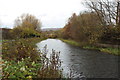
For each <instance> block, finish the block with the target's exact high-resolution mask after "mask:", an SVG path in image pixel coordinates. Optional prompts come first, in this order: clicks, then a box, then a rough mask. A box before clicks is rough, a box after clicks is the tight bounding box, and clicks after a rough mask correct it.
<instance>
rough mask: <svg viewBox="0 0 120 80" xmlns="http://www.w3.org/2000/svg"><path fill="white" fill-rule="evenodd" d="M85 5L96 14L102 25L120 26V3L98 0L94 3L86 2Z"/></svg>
mask: <svg viewBox="0 0 120 80" xmlns="http://www.w3.org/2000/svg"><path fill="white" fill-rule="evenodd" d="M85 5H87V7H88V8H90V10H91V11H95V12H96V13H97V15H98V17H99V19H100V21H101V23H102V25H104V26H107V25H115V24H116V25H117V24H120V19H119V18H120V17H119V16H120V1H110V0H99V1H96V2H94V1H93V0H86V2H85Z"/></svg>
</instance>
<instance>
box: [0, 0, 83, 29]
mask: <svg viewBox="0 0 120 80" xmlns="http://www.w3.org/2000/svg"><path fill="white" fill-rule="evenodd" d="M81 1H82V0H0V19H1V20H2V22H3V24H4V25H8V24H10V25H13V24H14V20H15V19H16V18H17V17H18V16H20V15H21V14H23V13H30V14H32V15H35V16H36V17H37V18H38V19H40V20H41V21H42V24H43V26H44V27H53V26H54V27H60V26H62V27H64V25H65V23H66V20H67V19H68V18H69V17H70V16H71V15H72V13H77V14H79V12H80V11H82V10H84V7H83V6H82V5H81V4H80V3H81Z"/></svg>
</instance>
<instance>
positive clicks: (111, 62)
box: [37, 39, 118, 78]
mask: <svg viewBox="0 0 120 80" xmlns="http://www.w3.org/2000/svg"><path fill="white" fill-rule="evenodd" d="M45 45H47V49H48V50H49V53H50V52H51V51H52V49H54V50H56V51H60V59H61V60H62V67H63V69H64V71H63V72H64V74H67V73H69V70H70V69H72V71H73V73H74V75H77V74H80V73H81V72H83V75H84V76H86V77H87V78H117V77H118V56H114V55H111V54H106V53H102V52H99V51H96V50H85V49H81V48H79V47H75V46H72V45H69V44H67V43H64V42H62V41H61V40H58V39H47V40H44V41H41V42H40V43H38V44H37V47H38V49H41V50H42V49H43V47H44V46H45Z"/></svg>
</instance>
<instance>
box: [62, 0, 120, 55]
mask: <svg viewBox="0 0 120 80" xmlns="http://www.w3.org/2000/svg"><path fill="white" fill-rule="evenodd" d="M83 4H84V6H87V8H88V11H84V12H81V13H80V14H78V15H76V14H75V13H74V14H73V15H72V16H71V17H70V18H69V19H68V23H67V24H66V25H65V26H64V28H63V29H62V30H61V32H60V33H61V36H60V37H61V38H63V39H67V40H63V41H65V42H67V43H70V44H74V45H77V46H78V45H79V46H82V47H83V46H84V47H85V46H94V47H96V46H95V45H96V44H98V43H99V44H110V45H111V46H112V45H118V46H119V45H120V16H119V15H120V10H119V8H118V6H120V2H119V1H118V2H117V1H113V2H109V0H107V1H103V0H100V1H99V2H93V1H92V0H86V2H85V3H83ZM76 42H77V43H76ZM118 49H119V48H115V49H114V48H110V47H108V48H104V49H101V48H100V51H103V52H108V53H111V54H116V55H117V54H118V53H117V52H118Z"/></svg>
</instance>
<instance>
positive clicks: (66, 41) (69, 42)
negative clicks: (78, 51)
mask: <svg viewBox="0 0 120 80" xmlns="http://www.w3.org/2000/svg"><path fill="white" fill-rule="evenodd" d="M60 40H62V41H63V42H65V43H68V44H70V45H73V46H80V44H79V43H78V42H76V41H74V40H66V39H60Z"/></svg>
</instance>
